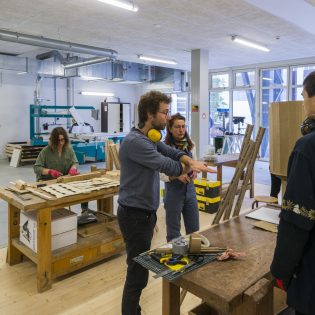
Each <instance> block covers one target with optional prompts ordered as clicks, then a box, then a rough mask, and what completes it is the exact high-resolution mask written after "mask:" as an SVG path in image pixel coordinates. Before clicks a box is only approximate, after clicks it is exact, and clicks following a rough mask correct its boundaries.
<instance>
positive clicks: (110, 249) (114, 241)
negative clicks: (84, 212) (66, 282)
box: [0, 187, 125, 292]
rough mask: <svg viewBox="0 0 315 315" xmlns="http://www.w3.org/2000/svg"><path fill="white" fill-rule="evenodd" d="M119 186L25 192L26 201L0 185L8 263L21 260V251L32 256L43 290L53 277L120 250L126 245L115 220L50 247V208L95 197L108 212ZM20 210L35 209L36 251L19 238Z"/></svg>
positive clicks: (38, 285)
mask: <svg viewBox="0 0 315 315" xmlns="http://www.w3.org/2000/svg"><path fill="white" fill-rule="evenodd" d="M118 189H119V187H110V188H104V189H101V190H98V191H93V192H90V193H87V194H80V195H73V196H68V197H63V198H54V199H51V200H44V199H41V198H40V197H37V196H35V195H33V194H26V196H28V195H29V196H31V197H32V198H31V199H30V200H27V201H23V200H21V199H20V198H19V197H18V196H16V195H15V194H13V193H12V192H10V191H7V190H5V189H0V198H1V199H3V200H5V201H6V202H7V203H8V223H9V224H8V252H7V263H8V264H10V265H15V264H18V263H20V262H22V259H23V255H24V256H27V257H28V258H29V259H31V260H32V261H33V262H34V263H35V264H36V265H37V289H38V291H39V292H43V291H46V290H48V289H50V288H51V283H52V279H54V278H56V277H58V276H61V275H65V274H67V273H69V272H72V271H74V270H77V269H80V268H82V267H84V266H87V265H89V264H91V263H94V262H97V261H99V260H102V259H104V258H106V257H110V256H112V255H115V254H117V253H119V252H121V251H123V250H124V248H125V247H124V242H123V239H122V236H121V233H120V231H119V228H118V224H117V220H114V221H113V222H109V223H108V225H106V228H104V231H102V232H101V233H98V234H96V235H94V236H90V237H86V238H82V237H78V242H77V243H76V244H73V245H70V246H67V247H64V248H60V249H57V250H55V251H53V252H52V251H51V211H52V210H54V209H58V208H63V207H67V206H70V205H74V204H79V203H82V202H86V201H91V200H97V201H98V207H102V210H103V211H104V209H106V212H108V213H110V214H111V213H112V210H113V196H114V195H115V194H117V193H118ZM20 210H23V211H33V210H36V211H37V231H38V233H37V253H35V252H34V251H32V250H31V249H30V248H28V247H27V246H25V245H24V244H22V243H21V242H20V241H19V234H20V230H19V229H20V226H19V224H20Z"/></svg>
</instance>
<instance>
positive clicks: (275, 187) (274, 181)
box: [270, 173, 281, 198]
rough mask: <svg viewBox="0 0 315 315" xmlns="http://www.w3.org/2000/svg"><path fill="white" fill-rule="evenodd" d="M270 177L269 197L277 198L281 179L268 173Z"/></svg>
mask: <svg viewBox="0 0 315 315" xmlns="http://www.w3.org/2000/svg"><path fill="white" fill-rule="evenodd" d="M270 176H271V191H270V196H271V197H275V198H278V195H279V192H280V190H281V178H279V177H278V176H276V175H274V174H272V173H270Z"/></svg>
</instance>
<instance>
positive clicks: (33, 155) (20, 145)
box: [5, 142, 44, 166]
mask: <svg viewBox="0 0 315 315" xmlns="http://www.w3.org/2000/svg"><path fill="white" fill-rule="evenodd" d="M43 147H44V145H43V146H39V145H37V146H32V145H30V144H28V143H27V142H9V143H7V144H6V146H5V154H6V156H7V157H8V158H9V160H11V158H12V155H13V152H14V150H21V154H20V158H19V163H18V165H19V164H22V163H28V162H35V161H36V159H37V156H38V155H39V153H40V151H41V150H42V149H43ZM18 165H17V166H18Z"/></svg>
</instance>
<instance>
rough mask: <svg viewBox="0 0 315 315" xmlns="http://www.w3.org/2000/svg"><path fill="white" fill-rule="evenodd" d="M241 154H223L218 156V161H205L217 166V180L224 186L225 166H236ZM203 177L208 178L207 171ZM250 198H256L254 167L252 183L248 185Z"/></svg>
mask: <svg viewBox="0 0 315 315" xmlns="http://www.w3.org/2000/svg"><path fill="white" fill-rule="evenodd" d="M238 158H239V154H238V153H234V154H222V155H218V156H217V160H216V161H205V163H207V165H208V166H213V167H216V168H217V181H219V182H221V187H222V184H223V183H222V169H223V166H227V167H236V165H237V162H238ZM202 177H203V178H207V173H202ZM248 188H249V193H250V198H254V169H253V172H252V176H251V178H250V184H249V186H248Z"/></svg>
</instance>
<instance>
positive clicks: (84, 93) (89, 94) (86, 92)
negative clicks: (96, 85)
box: [81, 91, 114, 96]
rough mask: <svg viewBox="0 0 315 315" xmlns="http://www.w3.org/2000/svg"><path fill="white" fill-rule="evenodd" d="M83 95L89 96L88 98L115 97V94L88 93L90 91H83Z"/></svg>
mask: <svg viewBox="0 0 315 315" xmlns="http://www.w3.org/2000/svg"><path fill="white" fill-rule="evenodd" d="M81 94H82V95H88V96H114V93H107V92H92V91H91V92H88V91H82V92H81Z"/></svg>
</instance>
